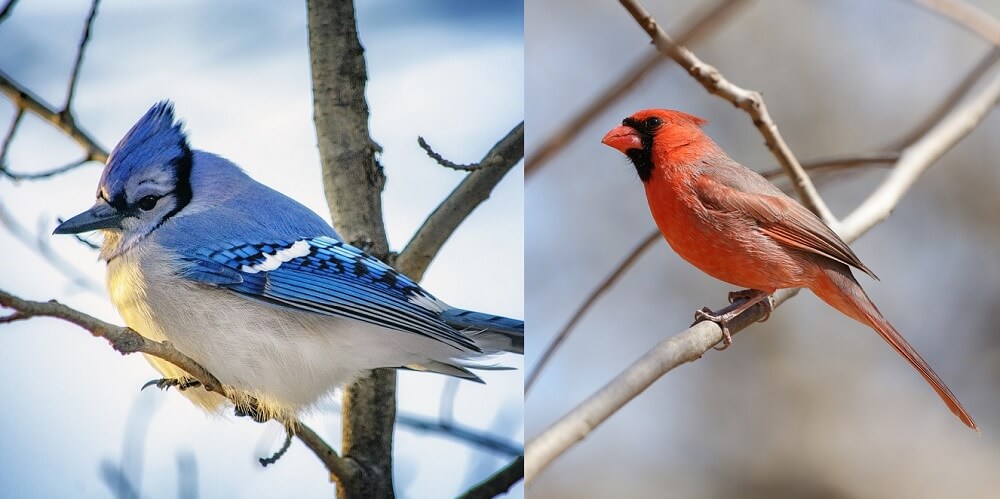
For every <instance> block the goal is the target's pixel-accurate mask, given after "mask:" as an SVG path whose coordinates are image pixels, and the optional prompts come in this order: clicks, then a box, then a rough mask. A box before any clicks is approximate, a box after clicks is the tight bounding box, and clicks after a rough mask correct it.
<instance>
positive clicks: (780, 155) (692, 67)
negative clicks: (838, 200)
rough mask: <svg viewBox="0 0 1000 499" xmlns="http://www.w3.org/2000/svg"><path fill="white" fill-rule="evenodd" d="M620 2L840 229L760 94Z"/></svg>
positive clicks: (807, 202) (638, 8)
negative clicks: (747, 121) (755, 134)
mask: <svg viewBox="0 0 1000 499" xmlns="http://www.w3.org/2000/svg"><path fill="white" fill-rule="evenodd" d="M620 2H621V4H622V6H623V7H625V10H627V11H628V12H629V14H631V15H632V17H633V18H635V20H636V22H637V23H639V26H640V27H642V29H643V30H645V31H646V34H648V35H649V37H650V38H651V39H652V40H653V44H655V45H656V49H657V50H659V51H660V52H662V53H664V54H666V55H667V56H668V57H670V58H671V59H673V60H674V61H676V62H677V64H679V65H680V66H681V67H682V68H684V69H685V70H687V72H688V73H690V74H691V76H692V77H694V79H696V80H698V83H701V85H702V86H703V87H705V90H708V92H709V93H711V94H714V95H718V96H719V97H722V98H723V99H725V100H727V101H729V102H731V103H732V104H733V105H734V106H736V107H738V108H740V109H742V110H744V111H746V112H747V114H748V115H750V118H751V119H752V120H753V124H754V126H756V127H757V129H758V130H760V133H761V135H763V136H764V143H765V144H766V145H767V148H768V149H769V150H770V151H771V153H772V154H774V157H776V158H777V159H778V163H779V164H780V165H781V166H782V168H784V169H785V172H786V173H787V174H788V176H789V178H791V179H792V186H793V187H794V188H795V193H796V194H798V197H799V200H800V201H802V204H803V205H804V206H805V207H806V208H808V209H809V210H810V211H812V212H813V213H815V214H816V215H818V216H819V217H820V218H821V219H823V221H824V222H826V224H827V225H829V226H831V227H834V226H836V223H837V221H836V218H834V216H833V213H831V212H830V209H829V208H827V207H826V204H825V203H824V202H823V198H821V197H820V195H819V192H817V191H816V187H815V186H813V184H812V181H811V180H809V175H807V174H806V172H805V170H803V169H802V165H800V164H799V162H798V160H797V159H795V155H794V154H792V150H791V148H789V147H788V144H786V143H785V140H784V139H783V138H781V133H780V132H779V131H778V126H777V125H776V124H775V123H774V120H773V119H771V115H770V114H769V113H768V112H767V106H765V105H764V98H763V97H762V96H761V95H760V93H759V92H756V91H752V90H746V89H744V88H741V87H738V86H736V85H735V84H733V83H732V82H730V81H729V80H727V79H726V78H725V77H724V76H722V73H720V72H719V70H718V69H716V68H715V67H713V66H710V65H708V64H706V63H704V62H702V61H701V59H698V57H697V56H695V55H694V53H692V52H691V51H690V50H688V49H687V48H685V47H683V46H681V45H678V44H677V43H676V42H674V40H673V39H672V38H670V35H667V33H666V32H665V31H663V29H662V28H660V25H659V24H657V22H656V19H653V16H651V15H650V14H649V12H647V11H646V9H645V8H643V6H642V5H641V4H640V3H639V2H638V1H636V0H620Z"/></svg>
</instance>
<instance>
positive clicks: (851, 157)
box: [760, 151, 899, 180]
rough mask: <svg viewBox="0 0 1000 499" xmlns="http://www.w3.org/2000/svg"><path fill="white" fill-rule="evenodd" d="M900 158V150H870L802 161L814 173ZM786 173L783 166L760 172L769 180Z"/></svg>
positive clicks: (888, 161)
mask: <svg viewBox="0 0 1000 499" xmlns="http://www.w3.org/2000/svg"><path fill="white" fill-rule="evenodd" d="M898 159H899V151H887V152H869V153H860V154H847V155H844V156H831V157H829V158H821V159H814V160H812V161H804V162H802V168H804V169H805V170H806V171H809V172H814V173H822V172H826V171H831V170H844V169H848V168H854V167H857V166H863V165H873V164H874V165H891V164H893V163H895V162H896V160H898ZM784 174H785V170H784V169H782V168H780V167H779V168H774V169H771V170H767V171H763V172H760V175H761V176H762V177H764V178H766V179H768V180H775V179H777V178H778V177H780V176H782V175H784Z"/></svg>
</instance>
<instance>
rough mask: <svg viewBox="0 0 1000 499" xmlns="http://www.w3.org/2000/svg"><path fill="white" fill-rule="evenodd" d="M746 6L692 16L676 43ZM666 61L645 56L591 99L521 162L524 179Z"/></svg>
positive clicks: (728, 0)
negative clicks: (692, 18) (522, 163)
mask: <svg viewBox="0 0 1000 499" xmlns="http://www.w3.org/2000/svg"><path fill="white" fill-rule="evenodd" d="M748 3H749V2H747V1H746V0H723V1H721V2H719V3H717V4H715V5H713V6H711V7H710V8H708V9H706V10H705V11H704V12H701V13H698V14H697V15H695V16H694V20H693V21H691V22H689V23H686V26H687V27H686V28H684V29H681V30H680V32H681V34H680V36H678V37H677V43H680V44H682V45H690V44H694V43H696V42H697V41H699V40H701V39H702V38H704V37H705V36H706V35H707V34H709V33H710V32H712V31H713V30H715V29H716V28H718V27H719V26H721V25H722V23H723V22H724V21H726V20H728V19H729V18H730V17H731V16H732V14H734V13H735V12H736V11H737V10H739V8H740V7H743V6H745V5H747V4H748ZM669 60H670V59H669V58H667V57H666V56H664V55H663V54H661V53H659V52H656V51H653V52H649V53H647V54H646V55H644V56H643V58H642V60H640V61H639V62H638V63H636V64H635V65H634V66H632V67H631V68H629V70H628V71H626V72H625V73H624V74H622V76H621V77H619V78H618V79H617V80H615V82H613V83H612V84H611V85H610V86H609V87H607V88H606V89H604V91H602V92H601V94H600V95H599V96H597V98H595V99H593V100H592V101H591V102H590V104H588V105H587V106H586V107H584V108H583V109H582V110H580V112H578V113H577V114H575V115H573V117H572V118H570V119H569V120H567V121H566V123H565V124H563V125H562V126H560V127H559V128H558V129H557V130H556V131H555V132H554V133H553V134H552V135H550V136H549V137H548V138H546V139H545V140H543V141H542V143H541V145H539V146H538V148H537V149H536V150H535V151H534V152H533V153H531V154H529V155H528V159H527V160H525V162H524V177H525V179H527V178H528V177H530V176H531V175H532V174H534V173H537V172H538V170H540V169H541V167H542V166H544V165H545V163H546V162H548V160H549V159H552V157H553V156H555V155H556V154H558V153H559V151H561V150H562V149H563V148H565V147H566V146H568V145H569V144H570V143H571V142H573V140H574V139H576V137H577V136H579V135H580V132H581V131H582V130H584V129H586V127H587V125H588V124H589V123H590V122H591V121H594V119H595V118H597V117H598V116H600V114H601V113H603V112H604V111H605V110H606V109H607V108H608V107H609V106H610V105H611V104H614V103H615V102H617V101H618V99H620V98H621V97H622V96H624V95H625V94H627V93H628V92H629V91H630V90H632V89H633V88H635V87H636V85H638V84H639V82H640V81H642V79H643V77H645V76H646V74H648V73H649V72H650V71H652V70H653V69H655V68H658V67H660V64H662V63H663V62H666V61H669Z"/></svg>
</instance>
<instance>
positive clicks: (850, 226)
mask: <svg viewBox="0 0 1000 499" xmlns="http://www.w3.org/2000/svg"><path fill="white" fill-rule="evenodd" d="M995 73H997V74H995V75H994V76H993V77H992V78H991V79H990V80H989V83H988V84H986V85H985V87H984V88H983V90H982V91H981V92H979V93H978V94H976V95H975V96H974V97H972V98H969V99H967V100H966V101H965V102H963V103H962V104H961V105H960V106H958V107H956V108H955V109H953V110H952V111H951V112H950V113H948V115H946V116H945V117H944V118H943V119H942V120H941V122H940V123H939V124H938V125H937V126H935V127H934V128H932V129H931V130H930V131H928V132H927V134H925V135H924V136H923V137H922V138H920V139H919V140H918V141H917V142H915V143H914V144H913V145H912V146H910V147H908V148H907V149H906V150H904V151H903V152H902V154H901V155H900V159H899V161H898V162H897V163H896V167H895V168H894V169H893V172H892V173H891V174H890V175H889V176H888V177H887V178H886V179H885V180H884V181H883V183H882V185H881V186H879V188H878V189H876V190H875V191H874V192H873V193H872V194H871V196H870V197H869V198H868V199H867V200H865V202H863V203H862V204H861V205H860V206H859V207H858V208H856V209H855V210H854V211H853V212H852V213H851V214H850V215H849V216H848V217H847V218H845V219H844V221H843V223H842V224H841V225H840V227H839V232H840V235H841V237H843V238H844V240H845V241H847V242H852V241H854V240H856V239H857V238H858V237H860V236H861V235H862V234H863V233H864V232H866V231H868V230H869V229H871V228H872V227H874V226H875V225H876V224H878V223H879V222H880V221H882V220H884V219H885V218H886V217H888V215H889V212H890V211H891V210H892V208H893V207H894V206H895V205H896V204H897V203H898V202H899V200H900V198H901V197H902V195H903V194H905V193H906V191H907V190H908V189H909V187H910V186H912V185H913V183H914V182H915V181H916V179H917V178H918V177H919V176H920V174H922V173H923V172H924V171H925V170H926V169H927V168H928V167H929V166H930V165H931V164H933V163H934V161H936V160H937V159H938V158H940V157H941V155H942V154H944V152H945V151H947V150H948V149H950V148H951V147H953V146H954V145H955V144H957V143H958V142H959V141H960V140H961V139H962V138H963V137H965V136H966V135H967V134H968V133H969V132H970V131H971V130H972V129H974V128H975V127H976V126H977V125H978V124H979V123H980V122H981V121H982V120H983V119H984V118H985V117H986V115H987V114H988V112H989V110H990V109H992V108H993V107H994V106H996V104H997V102H998V101H1000V71H995ZM796 292H797V290H781V291H779V292H778V293H775V295H774V296H773V298H772V299H773V302H774V306H775V307H777V306H778V305H780V304H781V303H782V302H783V301H785V300H786V299H788V298H789V297H791V296H792V295H794V294H795V293H796ZM738 303H739V302H738ZM734 305H736V304H734ZM732 306H733V305H730V307H732ZM730 307H727V309H728V308H730ZM725 311H726V309H723V310H722V311H720V313H724V312H725ZM765 314H766V309H765V308H764V307H763V306H760V305H757V306H754V307H751V308H750V309H748V310H747V311H746V312H744V313H743V314H740V315H739V316H738V317H737V318H736V319H735V322H731V323H729V330H730V332H731V333H733V332H736V331H741V330H743V329H744V328H746V327H747V326H749V325H751V324H753V323H754V322H756V321H758V320H760V319H763V318H764V316H765ZM721 340H722V330H721V329H720V328H719V326H718V324H715V323H712V322H700V323H698V324H696V325H694V326H692V327H691V328H688V329H687V330H685V331H683V332H681V333H680V334H678V335H676V336H673V337H671V338H668V339H666V340H664V341H663V342H661V343H660V344H659V345H657V346H656V347H654V348H653V349H652V350H650V351H649V352H647V353H646V354H645V355H643V356H642V357H641V358H640V359H639V360H637V361H636V362H634V363H633V364H632V365H631V366H629V367H628V368H627V369H626V370H625V371H623V372H622V373H621V374H619V375H618V376H616V377H615V378H614V379H613V380H612V381H611V382H609V383H608V384H607V385H605V386H604V387H603V388H601V389H600V390H599V391H598V392H597V393H595V394H594V395H592V396H591V397H589V398H588V399H587V400H585V401H584V402H583V403H581V404H580V405H578V406H577V407H576V408H574V409H573V410H572V411H570V412H569V413H568V414H566V415H565V416H563V417H562V418H561V419H560V420H559V421H557V422H555V423H554V424H553V425H551V426H550V427H549V428H547V429H546V430H545V431H543V432H542V433H541V434H540V435H538V436H537V437H535V438H534V439H532V440H531V441H530V442H528V445H527V447H526V453H525V455H526V456H527V458H528V459H527V463H526V466H525V480H526V482H527V483H528V484H530V482H531V481H532V480H533V479H534V478H535V477H537V476H538V474H539V473H540V472H541V471H542V470H543V469H544V468H545V467H547V466H548V465H549V463H551V462H552V461H553V460H554V459H555V458H557V457H558V456H560V455H562V454H563V453H564V452H565V451H566V450H568V449H569V447H571V446H573V445H574V444H576V443H577V442H579V441H580V440H582V439H583V438H584V437H585V436H586V435H587V434H589V433H590V432H591V431H592V430H593V429H594V428H596V427H597V426H598V425H600V424H601V423H602V422H604V421H605V420H606V419H607V418H608V417H610V416H611V415H612V414H614V413H615V412H617V411H618V410H619V409H620V408H621V407H623V406H624V404H626V403H627V402H628V401H629V400H631V399H633V398H635V397H636V396H637V395H639V394H640V393H642V391H643V390H645V389H646V388H648V387H649V385H651V384H652V383H653V382H654V381H656V380H657V379H658V378H660V377H661V376H663V375H664V374H666V373H667V372H669V371H670V370H672V369H674V368H675V367H677V366H680V365H681V364H684V363H686V362H691V361H694V360H697V359H698V358H700V357H701V356H702V355H703V354H705V353H706V352H707V351H708V349H710V348H711V347H712V346H714V345H716V344H717V343H718V342H719V341H721Z"/></svg>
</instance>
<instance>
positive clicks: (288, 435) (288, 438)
mask: <svg viewBox="0 0 1000 499" xmlns="http://www.w3.org/2000/svg"><path fill="white" fill-rule="evenodd" d="M291 446H292V432H290V431H288V428H287V427H285V443H284V444H282V445H281V448H280V449H278V452H275V453H274V454H273V455H272V456H271V457H262V458H259V459H257V461H260V465H261V466H263V467H265V468H267V465H269V464H274V463H276V462H278V460H279V459H281V456H284V455H285V452H288V448H289V447H291Z"/></svg>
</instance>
